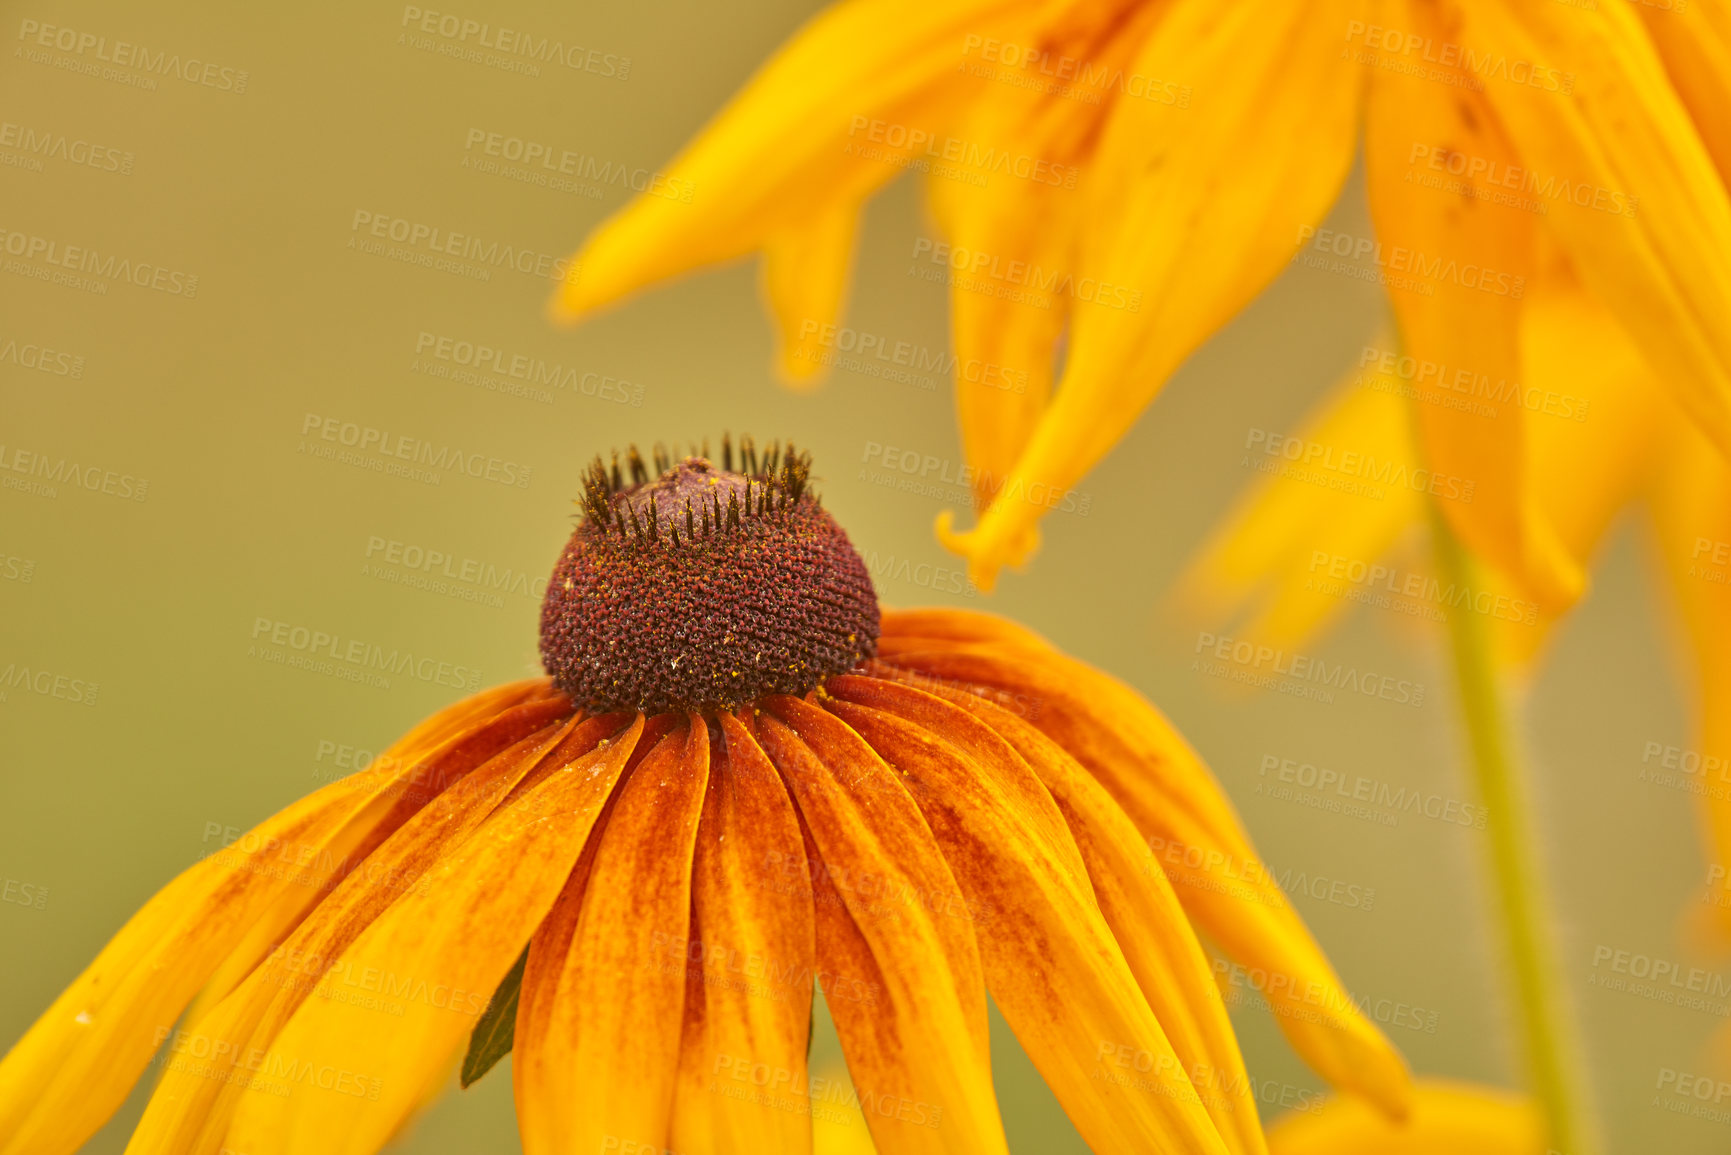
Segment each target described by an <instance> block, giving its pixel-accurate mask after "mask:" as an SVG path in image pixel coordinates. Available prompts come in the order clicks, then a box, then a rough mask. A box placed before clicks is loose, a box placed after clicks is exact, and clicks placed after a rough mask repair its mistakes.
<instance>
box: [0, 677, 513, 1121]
mask: <svg viewBox="0 0 1731 1155" xmlns="http://www.w3.org/2000/svg"><path fill="white" fill-rule="evenodd" d="M545 685H546V683H545V680H544V679H537V680H535V681H531V682H518V683H514V684H512V685H509V686H501V687H497V688H495V689H492V690H488V691H485V692H483V693H481V694H477V695H475V696H474V697H472V698H469V699H466V700H465V701H463V702H460V703H458V704H456V705H454V706H452V707H450V708H448V709H446V710H443V711H440V712H439V713H438V714H435V715H434V716H433V717H431V718H429V719H427V720H426V721H425V722H423V723H422V724H421V725H420V726H418V727H416V728H415V730H413V731H411V732H410V733H409V734H407V735H405V736H404V737H403V738H402V739H401V740H400V741H398V742H397V743H395V744H394V745H392V747H391V748H390V749H389V750H388V751H386V753H385V754H384V755H382V756H381V757H380V759H379V760H378V761H377V762H376V763H375V764H374V767H373V768H372V769H370V770H368V771H365V772H363V773H362V774H358V775H354V776H352V777H350V778H347V779H344V780H342V781H340V782H334V783H332V784H330V785H329V786H326V787H324V788H323V789H321V790H319V791H317V792H315V793H314V794H312V795H309V796H308V797H306V798H303V799H301V800H300V801H299V802H296V803H295V804H293V805H292V806H289V807H288V808H286V809H285V810H283V811H282V812H281V813H279V814H276V815H274V816H273V817H271V818H269V819H267V820H265V821H264V822H263V823H261V824H259V825H258V826H257V827H254V828H253V829H252V830H250V831H248V832H247V833H246V834H245V835H243V836H242V837H241V838H240V839H238V840H237V841H236V842H235V843H234V844H233V845H232V846H228V847H224V848H223V849H222V850H220V851H219V852H217V853H215V854H213V855H211V856H210V857H208V858H206V859H204V860H203V861H201V862H200V863H198V864H197V865H195V866H192V867H190V868H188V869H187V870H186V871H185V872H183V873H182V874H181V875H180V876H179V877H177V878H176V879H175V880H174V881H172V882H170V883H169V884H168V885H167V886H166V887H164V888H163V889H162V890H161V891H160V892H159V893H158V894H157V895H156V896H155V897H154V898H152V899H151V900H150V901H149V902H148V903H146V904H145V906H144V907H143V908H142V909H141V910H140V911H139V912H138V913H137V914H135V915H134V916H133V917H132V918H131V919H130V920H129V921H128V922H127V924H126V926H125V927H124V928H122V929H121V930H120V932H119V933H118V934H116V935H115V936H114V938H113V940H111V941H110V942H109V944H108V945H107V946H106V947H105V948H104V949H103V951H102V953H101V954H100V955H98V956H97V958H96V959H95V961H94V962H92V963H91V964H90V966H89V967H87V968H86V969H85V971H84V973H83V974H81V975H80V976H79V977H78V978H77V979H76V980H74V982H73V983H72V984H71V985H70V986H69V987H68V988H67V989H66V991H65V992H64V993H63V994H62V995H61V996H60V997H59V998H58V999H56V1000H55V1002H54V1004H53V1005H52V1006H50V1007H49V1008H48V1010H47V1011H45V1012H44V1013H43V1015H42V1017H41V1018H40V1019H38V1020H37V1022H36V1024H35V1025H34V1026H32V1027H31V1028H30V1030H29V1031H28V1032H26V1033H25V1035H24V1037H23V1038H22V1039H20V1040H19V1041H18V1042H17V1044H15V1045H14V1046H13V1048H12V1050H11V1051H10V1052H9V1053H8V1054H7V1056H6V1058H5V1061H4V1062H3V1063H0V1152H4V1153H5V1155H22V1153H24V1152H33V1153H34V1152H40V1153H45V1155H53V1153H58V1152H69V1151H72V1150H74V1149H76V1148H77V1147H78V1146H79V1145H80V1144H81V1143H83V1142H84V1140H85V1139H87V1138H89V1136H90V1135H91V1134H92V1133H93V1132H94V1131H95V1130H96V1129H97V1128H98V1127H100V1126H101V1125H102V1123H103V1122H104V1121H105V1120H106V1119H107V1118H108V1117H109V1115H110V1114H112V1113H113V1112H114V1110H115V1109H116V1108H117V1107H119V1105H120V1104H121V1103H122V1102H123V1101H124V1100H125V1098H126V1095H127V1093H128V1092H129V1091H130V1090H131V1089H132V1085H133V1083H134V1082H135V1081H136V1080H137V1079H138V1076H139V1074H140V1073H141V1072H142V1071H143V1070H144V1067H145V1065H146V1063H148V1061H149V1059H150V1056H151V1054H152V1053H153V1052H154V1051H155V1050H156V1049H157V1046H158V1045H159V1044H160V1043H161V1042H162V1041H163V1039H164V1038H165V1037H166V1036H167V1034H168V1032H169V1031H170V1029H171V1028H172V1027H173V1026H174V1023H175V1021H176V1019H178V1018H179V1017H180V1015H181V1012H182V1011H183V1010H185V1008H186V1006H187V1004H188V1002H190V1001H191V999H192V997H193V995H194V994H195V993H196V992H197V991H198V989H199V988H200V987H201V986H202V985H204V984H205V982H206V981H207V980H209V979H210V978H211V976H212V975H213V974H215V973H216V972H217V971H218V970H219V968H221V967H222V965H223V963H224V961H225V959H227V958H228V957H229V955H230V953H231V952H232V951H234V950H236V949H239V948H240V947H241V946H242V944H243V942H244V941H245V940H246V939H247V936H248V935H249V934H250V933H252V931H253V930H254V928H255V927H258V926H260V925H263V926H265V928H266V929H265V932H264V933H265V934H266V935H269V934H272V933H275V934H277V935H278V936H279V937H278V938H277V940H276V941H280V934H281V933H283V932H284V931H286V928H287V927H288V926H292V925H293V923H294V922H295V921H296V920H297V918H298V915H299V913H300V912H302V911H304V909H305V907H306V905H308V904H309V903H311V902H313V901H316V900H317V898H318V897H320V896H321V895H322V894H323V893H324V889H325V888H327V887H329V886H332V885H335V883H336V882H337V881H339V880H340V879H341V877H342V872H343V871H344V870H345V869H347V868H349V867H352V866H353V864H354V862H355V861H356V859H357V858H358V856H359V855H361V854H364V853H365V851H366V850H367V849H370V844H371V840H372V839H374V838H376V837H379V836H380V832H381V831H383V832H384V833H388V832H389V831H390V830H392V829H395V827H396V826H397V825H400V824H401V822H402V821H403V818H404V816H405V813H406V812H405V811H404V810H403V809H402V808H401V807H400V806H399V805H398V802H399V796H400V794H401V793H402V790H403V783H404V780H405V779H406V778H408V777H410V776H411V775H412V774H413V773H414V772H415V768H416V767H417V766H418V765H419V764H420V763H421V762H422V759H424V758H425V757H426V756H427V755H428V754H429V753H430V752H432V751H434V750H436V749H437V748H439V747H440V745H441V744H447V743H449V744H454V745H456V746H463V745H464V742H463V741H462V740H461V739H462V736H463V735H464V734H465V732H467V733H468V735H469V745H473V744H474V742H475V738H474V735H475V734H476V733H477V732H486V733H489V734H496V733H498V732H499V730H498V727H499V725H500V723H499V717H500V715H504V714H509V713H510V712H511V710H512V709H513V707H518V706H519V704H520V703H523V702H524V701H525V700H527V699H530V698H533V697H536V696H542V695H544V692H545ZM529 710H530V712H533V711H534V710H535V707H529ZM504 725H505V726H506V727H507V729H506V731H505V732H508V733H513V734H514V733H515V731H514V730H510V729H509V727H510V725H511V723H510V722H506V723H504ZM512 740H514V739H512Z"/></svg>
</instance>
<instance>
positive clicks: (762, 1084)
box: [664, 714, 816, 1155]
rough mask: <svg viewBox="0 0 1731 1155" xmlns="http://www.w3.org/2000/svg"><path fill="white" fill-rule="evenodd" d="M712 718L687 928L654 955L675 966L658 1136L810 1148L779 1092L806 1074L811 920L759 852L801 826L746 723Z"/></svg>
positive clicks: (730, 1147)
mask: <svg viewBox="0 0 1731 1155" xmlns="http://www.w3.org/2000/svg"><path fill="white" fill-rule="evenodd" d="M720 724H721V728H722V732H723V734H724V735H725V737H726V744H725V746H724V747H723V748H722V749H721V750H718V751H717V752H716V755H715V767H714V769H713V771H712V772H711V773H710V776H709V794H708V796H707V797H706V798H705V799H704V804H703V819H702V821H701V822H700V823H699V825H698V833H697V857H696V862H695V865H694V867H693V872H692V931H691V936H690V939H689V941H681V942H677V943H668V944H667V946H666V948H665V955H664V957H665V958H666V959H667V960H668V961H669V962H672V963H674V964H675V965H677V966H679V967H680V968H681V969H682V970H683V971H684V972H685V974H686V977H687V981H686V996H685V1038H684V1042H683V1043H682V1044H681V1047H680V1052H679V1089H678V1093H677V1095H676V1097H675V1099H674V1109H673V1137H672V1138H671V1139H670V1140H669V1141H668V1144H667V1145H668V1147H670V1148H671V1149H672V1150H674V1151H678V1152H681V1155H723V1153H725V1152H753V1151H777V1152H787V1153H789V1155H798V1153H800V1152H805V1151H809V1150H810V1149H811V1142H812V1122H811V1117H810V1116H809V1115H808V1114H805V1113H803V1112H800V1111H794V1110H789V1109H788V1104H789V1102H790V1101H797V1100H792V1098H791V1093H792V1092H795V1091H797V1089H798V1088H800V1087H803V1086H805V1085H806V1084H807V1081H808V1077H807V1074H806V1066H805V1058H806V1045H807V1041H808V1040H809V1038H810V1030H811V1000H812V973H813V967H814V965H815V951H816V941H815V937H814V936H815V933H816V931H815V929H814V924H813V915H812V907H811V896H810V895H809V894H807V893H805V892H803V891H801V890H800V889H799V888H796V887H795V888H788V887H778V886H776V885H774V875H773V874H772V873H769V870H770V867H769V864H771V863H782V862H788V861H798V860H799V858H800V856H801V855H802V854H803V853H804V849H805V843H804V836H803V835H802V834H801V833H800V829H799V818H798V817H797V815H795V813H794V809H793V803H792V801H790V800H789V798H788V796H787V789H786V787H784V786H783V785H782V784H781V777H780V776H779V775H778V774H777V773H776V772H775V767H774V766H773V765H771V764H770V761H769V758H768V757H767V756H766V755H765V754H764V752H763V750H762V749H761V748H760V747H759V746H758V745H757V743H756V741H754V740H753V739H752V737H751V734H750V732H749V731H747V730H746V728H745V727H744V726H743V725H741V724H740V722H739V720H738V719H737V718H735V717H733V716H732V715H727V714H724V715H722V716H721V718H720ZM760 1073H762V1074H763V1075H764V1078H763V1080H762V1081H760V1080H759V1078H758V1076H759V1074H760Z"/></svg>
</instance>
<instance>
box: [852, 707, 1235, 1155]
mask: <svg viewBox="0 0 1731 1155" xmlns="http://www.w3.org/2000/svg"><path fill="white" fill-rule="evenodd" d="M828 690H829V692H830V693H831V694H832V695H833V696H834V697H833V699H832V700H830V701H828V702H827V705H828V708H829V710H830V711H831V712H832V713H834V714H835V715H836V716H837V717H839V718H841V719H842V720H843V721H845V722H846V723H847V724H848V725H849V726H851V727H852V728H853V730H854V731H855V732H856V733H858V734H859V735H860V736H861V737H862V738H864V739H865V740H866V742H867V743H869V744H870V745H871V747H872V749H874V750H875V751H877V753H878V754H879V755H880V756H881V757H882V758H883V759H884V760H885V761H886V762H887V763H888V764H889V765H890V766H891V768H893V769H894V770H896V771H897V772H898V773H899V774H900V775H901V776H902V778H903V780H904V781H905V782H907V784H908V786H909V788H910V790H911V791H912V792H913V795H914V797H915V799H916V800H917V801H918V802H919V804H920V810H921V812H922V813H923V814H924V815H925V817H926V821H927V823H928V824H929V825H930V826H931V828H932V833H933V835H935V836H936V838H937V840H938V844H939V845H940V846H941V847H942V848H943V850H944V856H945V858H946V859H947V860H948V861H949V863H950V866H951V869H952V870H953V871H954V872H955V875H956V882H957V884H958V885H959V886H960V887H961V891H962V894H963V895H964V896H965V897H966V899H967V901H968V913H969V915H970V916H971V917H972V918H973V921H974V924H975V936H976V938H977V939H978V940H979V943H980V958H981V961H982V962H983V963H984V964H985V971H986V983H987V986H988V988H989V989H990V990H991V992H992V998H993V1000H994V1001H995V1002H996V1003H997V1005H998V1009H999V1010H1000V1011H1002V1012H1003V1015H1004V1018H1005V1019H1006V1020H1007V1021H1008V1022H1009V1024H1010V1026H1011V1028H1012V1029H1014V1030H1015V1032H1016V1037H1017V1038H1018V1039H1019V1040H1021V1043H1022V1047H1023V1049H1024V1050H1025V1051H1027V1053H1028V1057H1029V1058H1031V1059H1032V1060H1033V1061H1034V1065H1035V1066H1036V1067H1038V1068H1039V1070H1040V1074H1041V1075H1042V1076H1044V1078H1045V1080H1046V1083H1047V1085H1048V1086H1050V1087H1051V1088H1052V1090H1053V1092H1054V1093H1055V1094H1056V1095H1057V1097H1058V1101H1059V1102H1060V1103H1062V1104H1063V1105H1064V1109H1065V1111H1066V1112H1067V1113H1068V1114H1069V1116H1070V1121H1071V1122H1072V1123H1074V1124H1075V1125H1076V1129H1077V1130H1078V1131H1079V1132H1081V1135H1082V1137H1083V1139H1085V1140H1086V1141H1087V1142H1088V1145H1089V1146H1090V1147H1092V1148H1093V1149H1094V1150H1096V1151H1134V1150H1148V1149H1152V1150H1174V1151H1194V1152H1199V1153H1200V1152H1225V1151H1226V1150H1227V1149H1228V1148H1227V1145H1226V1143H1225V1142H1224V1141H1223V1140H1222V1139H1221V1136H1220V1133H1219V1132H1218V1131H1217V1130H1216V1129H1215V1126H1214V1121H1213V1119H1212V1118H1210V1116H1209V1113H1208V1112H1207V1110H1206V1109H1205V1108H1204V1106H1203V1102H1202V1099H1201V1097H1200V1096H1199V1095H1198V1094H1197V1092H1196V1089H1195V1088H1194V1087H1192V1086H1191V1083H1190V1079H1189V1076H1188V1073H1187V1066H1186V1064H1185V1063H1184V1062H1182V1061H1181V1060H1180V1059H1179V1058H1178V1057H1177V1055H1176V1054H1175V1052H1174V1051H1173V1048H1172V1044H1171V1042H1170V1041H1169V1040H1168V1039H1167V1037H1166V1033H1165V1031H1164V1030H1162V1028H1161V1024H1160V1023H1159V1021H1158V1020H1156V1019H1155V1017H1154V1013H1153V1011H1152V1010H1151V1009H1150V1008H1149V1006H1148V1001H1147V999H1146V997H1145V996H1144V995H1143V994H1142V991H1141V989H1140V988H1139V987H1138V986H1137V984H1136V980H1135V977H1134V976H1133V975H1132V974H1131V972H1130V968H1129V966H1128V964H1127V963H1126V962H1125V960H1124V956H1123V952H1122V950H1121V949H1120V947H1119V946H1118V942H1117V940H1116V939H1115V938H1113V936H1112V933H1111V931H1110V929H1109V928H1108V927H1107V925H1106V922H1105V920H1104V919H1103V918H1102V917H1101V915H1100V910H1099V907H1098V900H1097V899H1096V898H1095V895H1094V890H1093V887H1092V885H1091V884H1090V882H1089V879H1088V871H1087V867H1086V865H1085V864H1084V862H1083V860H1082V856H1081V853H1080V852H1079V851H1078V849H1077V848H1076V845H1075V842H1074V841H1073V840H1072V838H1071V836H1070V832H1069V828H1068V827H1067V826H1066V825H1065V823H1064V819H1063V816H1062V814H1061V813H1060V812H1059V811H1058V808H1057V806H1056V804H1055V803H1054V802H1053V801H1052V799H1051V797H1050V795H1048V794H1047V793H1046V789H1045V787H1044V786H1043V785H1042V784H1041V783H1040V781H1039V779H1038V778H1037V777H1036V776H1035V774H1034V772H1033V771H1032V769H1031V768H1030V767H1029V766H1028V764H1027V763H1026V762H1025V761H1023V760H1022V758H1021V757H1020V756H1019V755H1018V754H1017V753H1016V751H1015V750H1014V749H1013V748H1012V747H1011V746H1010V745H1009V744H1008V743H1007V742H1005V740H1004V739H1003V738H1002V737H1001V736H999V735H998V734H997V733H996V732H994V731H993V730H992V729H991V728H990V727H989V726H987V725H985V724H984V723H983V722H982V721H981V720H980V719H978V718H977V717H975V716H974V715H972V714H970V713H968V712H967V711H965V710H962V709H960V708H959V707H957V706H955V705H954V704H952V703H949V702H945V701H943V700H941V699H938V698H935V697H933V696H932V695H930V694H927V693H924V692H923V691H921V690H918V689H914V688H912V687H909V686H905V685H900V684H898V683H895V682H891V681H886V680H884V679H881V678H865V677H856V676H844V677H839V678H832V679H830V681H829V683H828ZM1125 1054H1127V1055H1129V1056H1131V1058H1130V1061H1129V1064H1128V1066H1127V1067H1126V1066H1120V1065H1119V1064H1118V1063H1117V1061H1116V1060H1117V1058H1118V1056H1120V1055H1125ZM1138 1060H1142V1061H1141V1062H1138Z"/></svg>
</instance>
